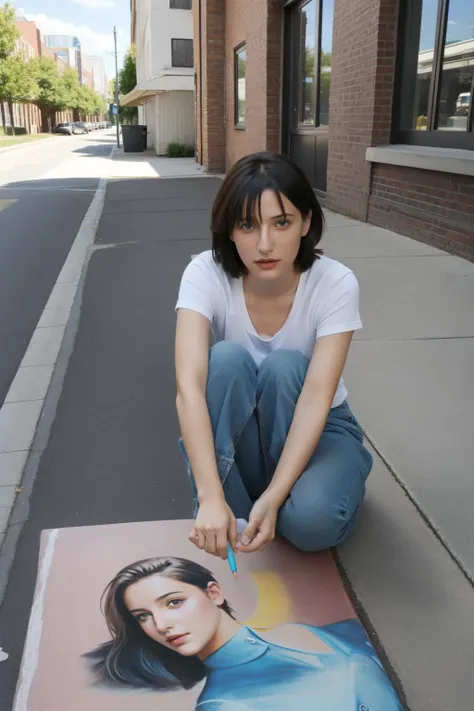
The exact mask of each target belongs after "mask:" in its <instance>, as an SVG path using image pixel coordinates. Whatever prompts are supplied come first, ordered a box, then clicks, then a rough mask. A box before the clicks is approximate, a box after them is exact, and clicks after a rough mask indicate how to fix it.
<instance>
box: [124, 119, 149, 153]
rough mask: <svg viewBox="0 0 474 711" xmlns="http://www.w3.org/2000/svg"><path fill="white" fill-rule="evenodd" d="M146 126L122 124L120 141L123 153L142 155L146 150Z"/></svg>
mask: <svg viewBox="0 0 474 711" xmlns="http://www.w3.org/2000/svg"><path fill="white" fill-rule="evenodd" d="M146 132H147V131H146V126H140V125H138V124H123V126H122V141H123V152H124V153H143V151H144V150H145V148H146Z"/></svg>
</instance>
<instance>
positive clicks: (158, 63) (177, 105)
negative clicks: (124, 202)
mask: <svg viewBox="0 0 474 711" xmlns="http://www.w3.org/2000/svg"><path fill="white" fill-rule="evenodd" d="M131 12H132V42H133V43H134V44H135V46H136V64H137V86H136V87H135V89H133V91H131V92H130V93H129V94H127V96H125V97H122V98H121V104H122V105H123V106H138V107H139V122H140V123H143V124H146V126H147V128H148V145H149V146H151V147H153V148H154V149H155V151H156V153H157V154H158V155H164V154H166V152H167V148H168V145H169V144H170V143H181V144H184V145H189V146H193V147H194V143H195V131H194V69H193V17H192V0H132V5H131Z"/></svg>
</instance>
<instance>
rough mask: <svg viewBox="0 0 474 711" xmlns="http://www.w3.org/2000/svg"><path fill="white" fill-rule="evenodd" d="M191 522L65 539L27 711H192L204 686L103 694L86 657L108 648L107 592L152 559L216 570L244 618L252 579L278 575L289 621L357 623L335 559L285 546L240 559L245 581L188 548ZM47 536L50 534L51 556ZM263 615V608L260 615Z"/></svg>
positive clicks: (250, 609)
mask: <svg viewBox="0 0 474 711" xmlns="http://www.w3.org/2000/svg"><path fill="white" fill-rule="evenodd" d="M190 530H191V522H190V521H187V522H186V521H166V522H154V523H132V524H130V523H128V524H116V525H110V526H93V527H84V528H69V529H61V530H60V532H59V535H58V537H57V539H56V544H55V550H54V556H53V560H52V566H51V569H50V573H49V578H48V583H47V588H46V595H45V605H44V615H43V629H42V635H41V640H40V648H39V663H38V667H37V671H36V674H35V678H34V681H33V684H32V687H31V690H30V695H29V703H28V708H27V711H160V709H162V710H163V711H188V710H189V711H192V710H193V709H194V706H195V702H196V699H197V697H198V695H199V692H200V689H201V685H198V686H197V687H195V688H194V689H192V690H191V691H188V692H184V691H183V692H181V691H179V692H171V693H162V692H156V691H155V692H153V691H137V690H130V691H129V690H123V689H116V690H115V689H112V690H111V689H98V688H93V687H92V685H91V677H90V674H89V671H88V669H87V666H86V664H85V661H84V660H83V659H82V658H81V655H82V654H83V653H84V652H87V651H89V650H91V649H92V648H94V647H95V646H96V645H98V644H100V643H102V642H105V641H107V640H109V634H108V631H107V628H106V626H105V622H104V619H103V617H102V613H101V611H100V607H99V601H100V598H101V595H102V592H103V590H104V588H105V586H106V585H107V583H108V582H109V581H110V580H111V579H112V578H113V577H114V576H115V574H116V573H117V572H118V571H119V570H120V569H121V568H123V567H124V566H126V565H129V564H131V563H133V562H135V561H137V560H140V559H143V558H149V557H154V556H161V555H164V556H167V555H171V556H179V557H183V558H189V559H192V560H195V561H196V562H198V563H201V564H202V565H204V566H206V567H207V568H209V569H210V570H211V571H212V572H213V573H214V575H215V576H216V578H217V580H218V582H219V583H220V585H221V587H222V589H223V591H224V594H225V595H226V597H227V600H228V601H229V603H230V604H231V606H232V607H233V609H234V610H235V612H236V615H237V618H238V619H239V620H240V621H242V622H245V621H246V620H248V619H249V618H250V617H252V615H253V614H254V613H255V610H256V608H257V587H256V584H255V582H254V578H252V575H251V574H252V573H260V574H261V573H265V572H273V573H276V574H278V576H279V579H280V581H281V582H282V583H283V584H284V586H285V588H286V590H287V593H288V595H289V597H290V600H291V604H290V608H289V613H288V615H287V617H288V619H282V620H281V623H282V624H284V623H286V622H299V623H305V624H311V625H316V626H319V625H325V624H330V623H332V622H337V621H339V620H343V619H348V618H352V617H355V616H356V615H355V613H354V610H353V608H352V606H351V604H350V602H349V600H348V598H347V596H346V594H345V591H344V589H343V585H342V583H341V580H340V578H339V575H338V573H337V570H336V568H335V566H334V562H333V560H332V558H331V556H330V554H329V553H322V554H303V553H298V552H297V551H296V550H295V549H294V548H293V547H291V546H290V545H288V544H286V543H284V542H281V541H279V542H274V544H272V545H271V546H268V547H267V549H266V550H265V551H264V552H263V553H257V554H252V555H243V554H241V555H239V556H238V557H237V563H238V568H239V579H238V580H237V581H235V580H234V579H233V577H232V575H231V574H230V571H229V569H228V566H227V563H226V562H224V561H221V560H220V559H217V558H214V557H213V556H210V555H207V554H206V553H203V552H201V551H199V550H198V549H197V548H195V546H193V545H192V544H191V543H190V542H189V541H188V540H187V535H188V533H189V531H190ZM49 535H50V534H49V533H48V532H45V533H43V539H42V546H41V550H42V552H44V549H45V545H46V543H47V537H48V536H49ZM259 609H260V608H259Z"/></svg>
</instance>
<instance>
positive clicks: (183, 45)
mask: <svg viewBox="0 0 474 711" xmlns="http://www.w3.org/2000/svg"><path fill="white" fill-rule="evenodd" d="M171 64H172V66H173V67H193V66H194V62H193V41H192V39H172V40H171Z"/></svg>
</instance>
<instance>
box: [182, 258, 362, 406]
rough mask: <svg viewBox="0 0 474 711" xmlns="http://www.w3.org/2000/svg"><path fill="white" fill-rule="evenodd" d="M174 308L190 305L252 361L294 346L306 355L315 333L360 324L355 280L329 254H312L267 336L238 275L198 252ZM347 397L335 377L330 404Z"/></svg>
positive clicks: (317, 335)
mask: <svg viewBox="0 0 474 711" xmlns="http://www.w3.org/2000/svg"><path fill="white" fill-rule="evenodd" d="M176 309H191V310H192V311H197V312H198V313H200V314H202V315H203V316H205V317H206V318H207V319H209V321H210V323H211V328H212V333H213V335H214V338H215V340H216V342H219V341H231V342H232V343H236V344H239V345H241V346H244V348H246V349H247V350H248V352H249V353H250V354H251V356H252V357H253V359H254V361H255V363H256V364H257V366H259V365H260V364H261V362H262V361H263V360H264V359H265V358H266V357H267V356H268V355H269V354H270V353H272V351H275V350H277V349H279V348H285V349H290V350H296V351H300V352H301V353H303V354H304V355H305V356H306V357H307V358H308V359H311V356H312V354H313V349H314V344H315V342H316V339H317V338H321V336H329V335H332V334H335V333H344V332H345V331H355V330H357V329H360V328H362V322H361V320H360V315H359V284H358V282H357V279H356V277H355V276H354V274H353V272H352V271H351V270H350V269H348V268H347V267H345V266H344V265H343V264H340V262H336V261H335V260H334V259H330V258H329V257H321V258H320V259H317V260H316V261H315V263H314V264H313V266H312V267H311V269H309V270H308V271H306V272H303V273H302V275H301V278H300V281H299V284H298V288H297V291H296V294H295V298H294V301H293V306H292V308H291V311H290V314H289V316H288V318H287V320H286V322H285V323H284V325H283V326H282V328H281V329H280V330H279V331H278V333H276V334H275V335H274V336H273V337H272V338H266V337H262V336H259V335H258V333H257V332H256V331H255V328H254V326H253V324H252V321H251V320H250V316H249V314H248V311H247V307H246V304H245V296H244V291H243V286H242V279H233V278H232V277H230V276H228V275H227V274H226V273H225V271H224V270H223V269H222V267H221V265H219V264H216V263H215V261H214V259H213V257H212V252H211V251H207V252H202V254H199V255H198V256H197V257H195V258H194V259H193V260H192V261H191V262H190V264H189V265H188V266H187V267H186V269H185V271H184V274H183V277H182V280H181V286H180V289H179V296H178V303H177V305H176ZM346 397H347V390H346V388H345V385H344V380H343V379H342V378H341V380H340V382H339V385H338V388H337V391H336V394H335V397H334V400H333V403H332V407H337V406H338V405H340V404H341V403H342V402H344V400H345V399H346Z"/></svg>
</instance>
